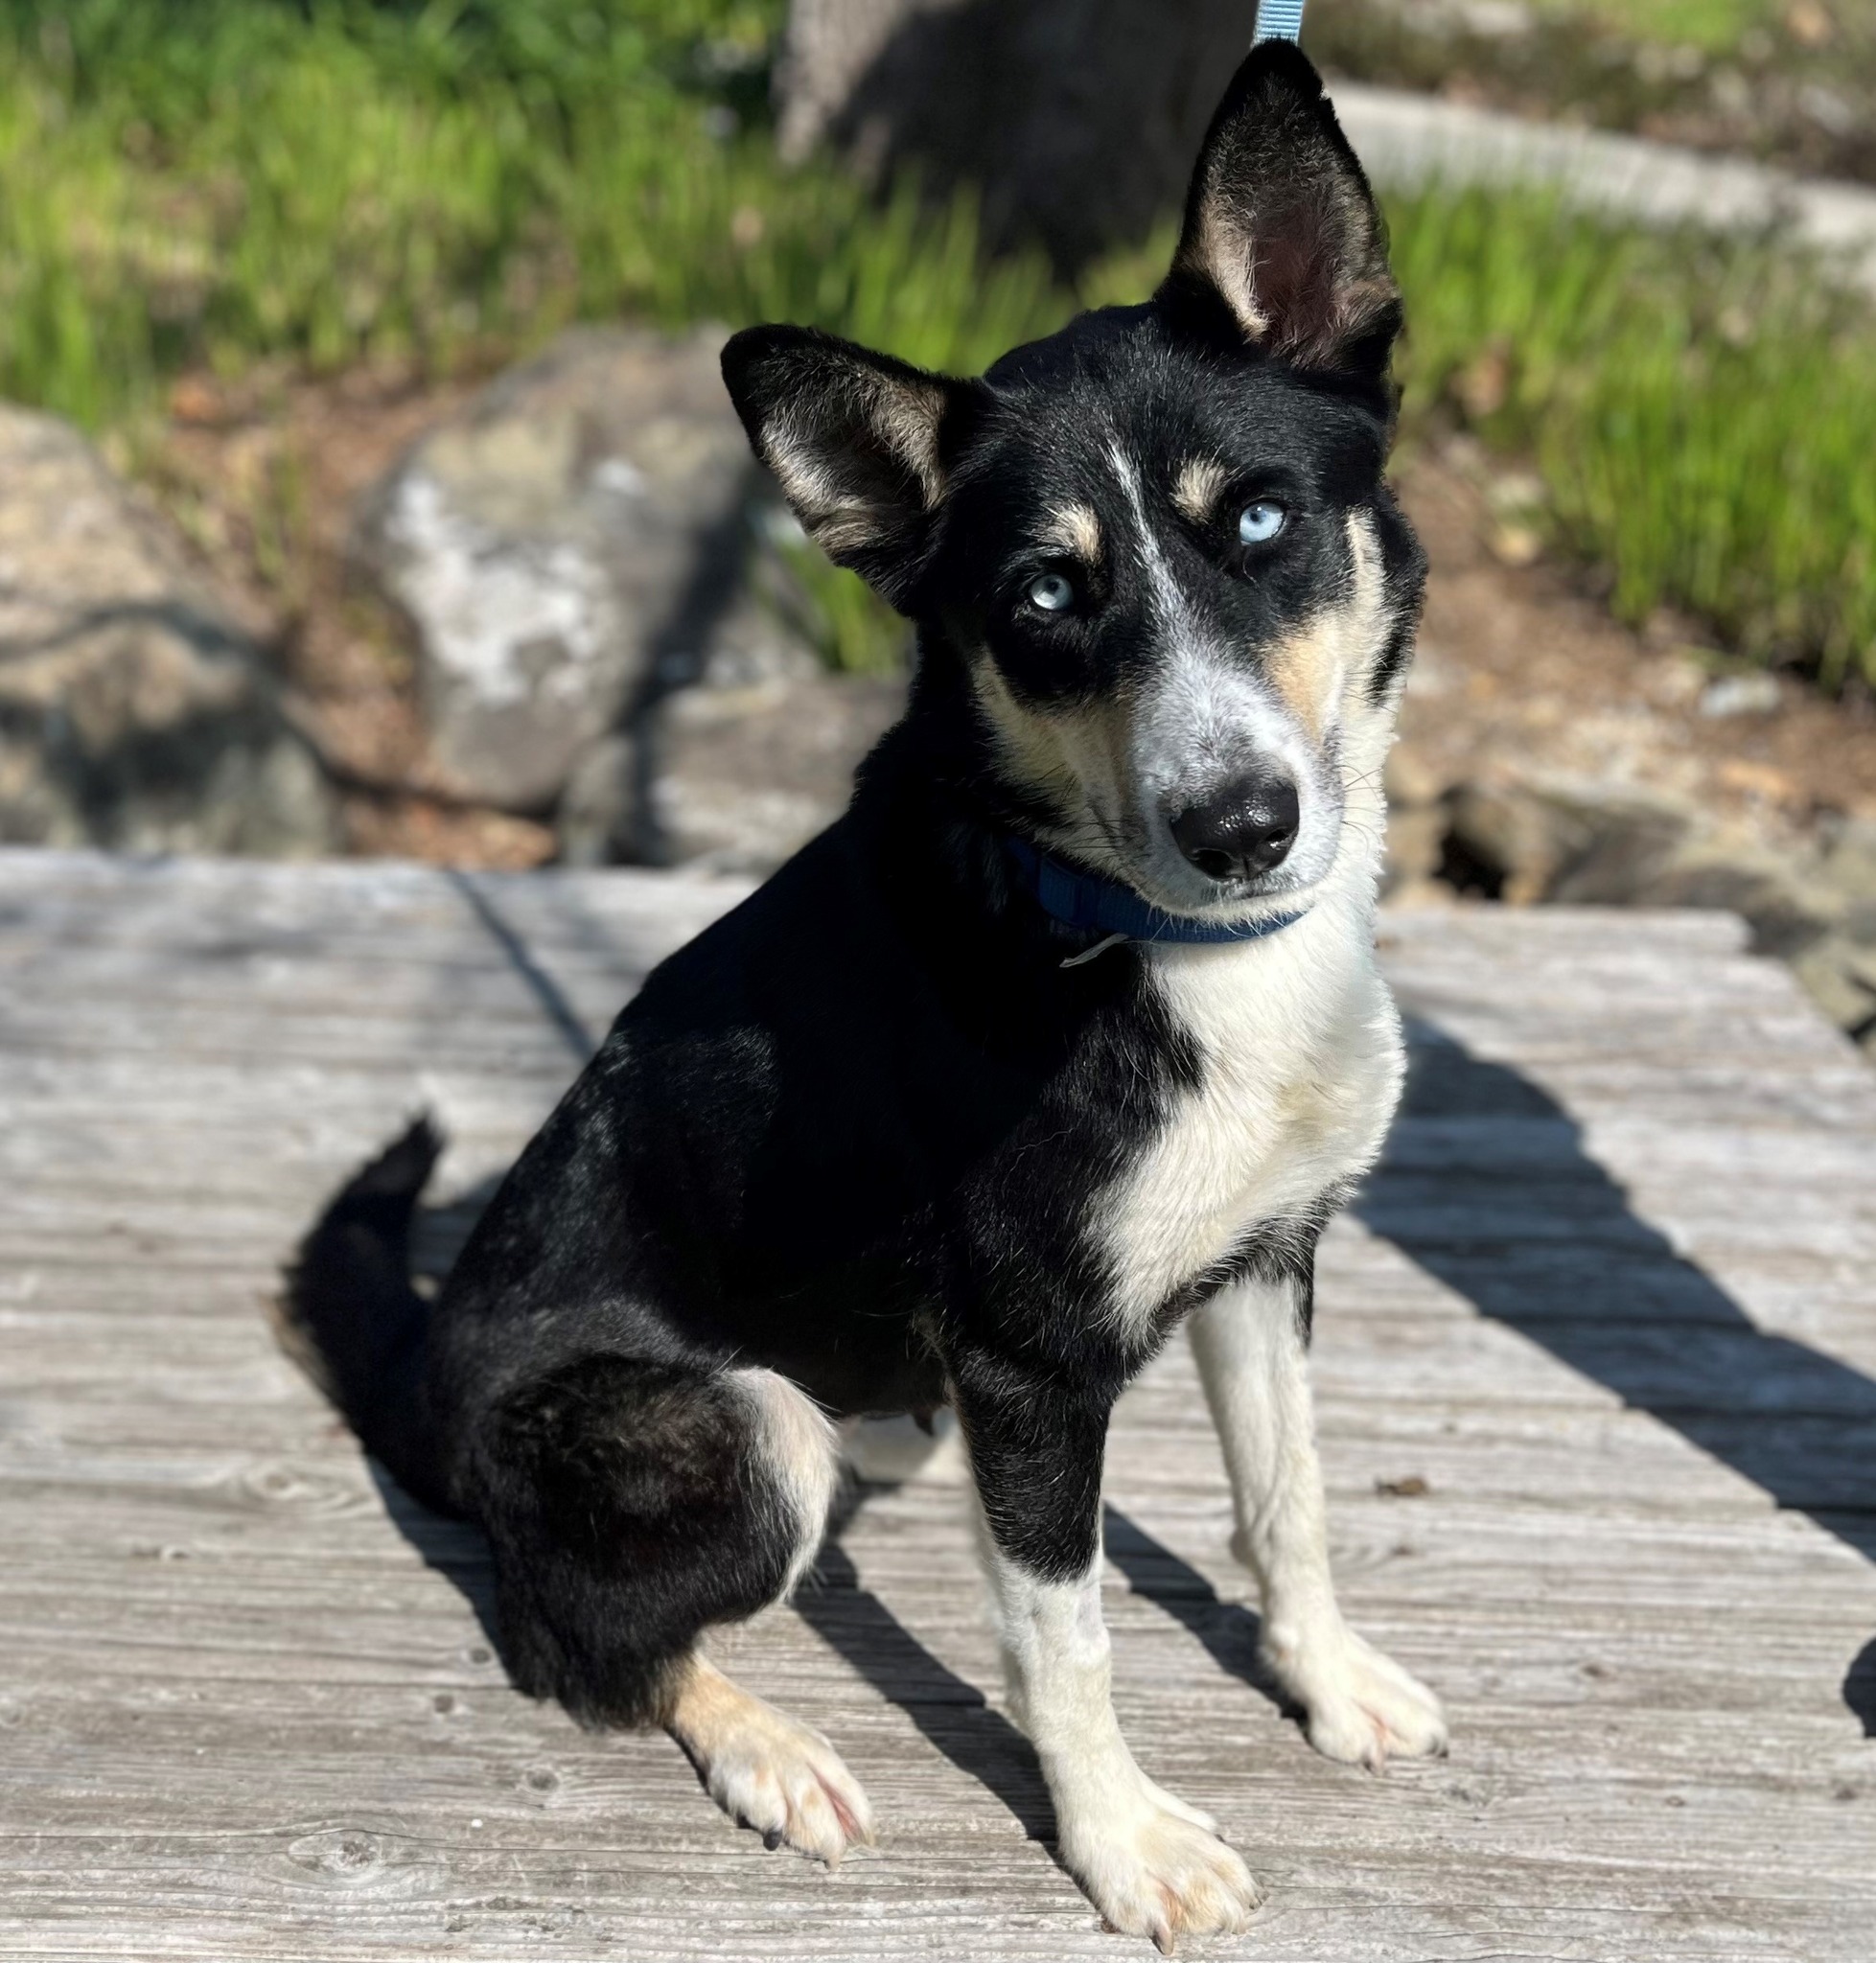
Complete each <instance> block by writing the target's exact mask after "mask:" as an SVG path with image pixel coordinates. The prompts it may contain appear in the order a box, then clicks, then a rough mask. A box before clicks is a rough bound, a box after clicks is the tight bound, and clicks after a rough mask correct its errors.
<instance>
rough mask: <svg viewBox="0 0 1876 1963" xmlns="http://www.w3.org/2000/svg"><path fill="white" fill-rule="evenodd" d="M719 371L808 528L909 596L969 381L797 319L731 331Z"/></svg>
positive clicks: (874, 580) (889, 589)
mask: <svg viewBox="0 0 1876 1963" xmlns="http://www.w3.org/2000/svg"><path fill="white" fill-rule="evenodd" d="M723 379H724V381H725V382H726V384H727V385H728V387H729V390H730V400H731V401H732V402H733V403H734V404H736V413H737V414H738V415H739V416H740V417H741V418H742V419H743V427H744V428H745V429H747V430H748V431H749V440H750V443H751V445H752V447H753V449H754V451H755V453H756V455H757V456H758V457H759V458H760V459H761V460H762V461H763V462H764V463H765V464H767V465H768V466H769V468H770V469H771V470H772V471H774V472H775V473H776V477H777V478H778V479H779V480H780V483H781V488H782V493H783V495H784V496H785V497H787V499H788V502H789V504H790V506H791V507H792V508H793V510H794V513H795V516H796V517H797V518H799V520H800V521H801V524H802V526H803V528H804V529H805V530H806V532H807V534H808V536H809V537H810V538H811V539H813V540H814V542H815V543H817V544H818V545H819V546H820V547H821V548H822V551H824V552H825V553H826V554H827V556H828V558H830V559H831V560H833V561H834V562H835V564H836V565H839V566H851V567H852V568H853V570H854V571H855V572H857V573H859V574H861V575H862V577H863V578H865V579H866V580H867V581H868V582H869V584H870V585H871V586H873V587H874V588H876V589H878V591H879V592H880V593H881V594H883V595H884V596H885V598H887V599H888V600H891V601H892V603H893V604H894V605H895V606H896V605H902V604H903V603H905V602H906V600H907V599H908V598H909V596H910V594H911V591H912V589H913V587H914V586H915V583H916V581H917V577H918V573H919V570H920V568H921V566H923V564H924V562H925V559H926V556H927V554H928V553H929V551H930V548H931V544H932V540H933V533H934V530H935V520H936V517H937V513H938V507H939V505H940V504H941V503H942V502H943V499H944V488H945V459H946V457H947V456H948V455H949V454H951V453H952V451H953V450H954V448H955V441H956V438H957V435H958V431H959V426H960V424H961V421H962V419H963V416H964V413H965V411H966V409H967V406H968V404H969V402H970V400H971V396H972V385H971V384H970V383H969V382H964V381H952V380H951V379H950V378H949V377H946V376H942V375H930V374H927V373H926V372H925V371H924V370H923V369H922V368H914V367H911V366H909V365H908V364H907V363H906V362H904V361H895V360H893V359H892V357H891V356H890V355H875V354H874V353H872V351H871V350H870V349H868V348H862V347H858V346H856V345H855V344H854V343H853V342H852V341H844V340H841V339H840V338H838V337H837V336H836V335H830V334H821V333H818V332H817V331H815V330H814V329H812V328H803V327H751V328H745V329H744V330H743V332H742V333H741V334H738V335H731V336H730V340H729V342H728V344H727V345H726V346H725V348H724V350H723Z"/></svg>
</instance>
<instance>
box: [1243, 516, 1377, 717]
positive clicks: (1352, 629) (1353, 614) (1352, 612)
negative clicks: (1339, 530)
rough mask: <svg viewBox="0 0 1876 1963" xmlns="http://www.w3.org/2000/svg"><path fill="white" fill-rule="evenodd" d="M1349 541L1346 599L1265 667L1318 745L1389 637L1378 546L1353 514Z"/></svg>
mask: <svg viewBox="0 0 1876 1963" xmlns="http://www.w3.org/2000/svg"><path fill="white" fill-rule="evenodd" d="M1348 538H1349V552H1350V556H1351V559H1352V562H1353V576H1352V578H1351V580H1350V582H1349V593H1348V596H1347V598H1345V599H1343V600H1340V601H1338V602H1337V603H1336V604H1335V605H1334V606H1332V607H1327V608H1325V609H1324V610H1323V611H1322V612H1320V613H1318V614H1316V615H1315V617H1314V618H1313V619H1311V620H1309V622H1307V623H1306V624H1305V625H1304V626H1303V627H1302V628H1301V629H1300V630H1299V631H1298V632H1297V633H1296V634H1294V635H1290V636H1289V637H1288V638H1287V639H1286V640H1284V641H1281V642H1279V644H1278V645H1277V646H1276V647H1275V648H1274V649H1273V650H1272V651H1271V653H1270V655H1269V657H1268V658H1267V659H1266V661H1265V664H1264V666H1265V672H1266V673H1267V674H1268V676H1269V678H1270V684H1271V686H1272V687H1273V688H1275V689H1276V691H1277V693H1278V694H1279V695H1280V696H1281V697H1282V698H1283V700H1284V703H1285V706H1286V707H1287V708H1288V709H1289V711H1290V713H1291V714H1292V715H1293V716H1294V717H1295V718H1296V720H1297V721H1298V722H1299V723H1300V724H1302V726H1303V727H1304V728H1305V729H1306V730H1307V731H1308V732H1309V738H1310V740H1311V741H1312V742H1316V743H1320V742H1321V741H1322V739H1323V735H1324V733H1325V731H1326V730H1327V728H1328V727H1329V720H1330V712H1331V710H1332V709H1333V708H1334V707H1335V706H1336V705H1337V704H1338V702H1339V703H1340V704H1341V705H1342V706H1343V707H1344V708H1346V706H1347V704H1348V703H1349V700H1350V698H1351V695H1352V694H1356V693H1358V692H1359V689H1360V688H1361V687H1362V686H1364V685H1365V683H1366V681H1367V678H1368V672H1369V670H1370V668H1371V667H1372V666H1373V664H1374V661H1375V658H1376V657H1377V656H1378V653H1379V651H1380V646H1381V643H1382V641H1383V639H1384V638H1385V633H1386V626H1387V610H1386V606H1385V602H1384V597H1383V591H1382V586H1381V566H1380V546H1379V543H1378V541H1377V540H1376V538H1375V534H1374V527H1373V526H1372V525H1371V524H1370V523H1369V521H1368V520H1366V519H1365V518H1363V517H1362V516H1360V515H1359V514H1358V513H1357V514H1353V515H1351V517H1350V519H1349V528H1348Z"/></svg>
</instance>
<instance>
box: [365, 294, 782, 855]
mask: <svg viewBox="0 0 1876 1963" xmlns="http://www.w3.org/2000/svg"><path fill="white" fill-rule="evenodd" d="M722 341H723V335H722V334H721V332H720V331H719V332H712V331H708V330H705V331H700V332H698V333H696V334H694V335H690V336H689V337H688V338H685V339H682V340H671V339H667V338H665V337H663V336H660V335H654V334H649V333H639V332H632V331H628V330H624V329H583V330H577V331H574V332H571V333H568V334H567V335H563V336H562V337H561V338H560V339H559V340H557V341H556V342H555V343H554V344H553V346H552V347H550V348H549V349H548V350H547V351H546V353H545V354H544V355H542V356H541V357H540V358H538V359H536V360H533V361H530V362H528V363H526V364H525V365H523V366H521V367H520V368H517V369H514V370H512V371H511V372H509V373H508V374H506V375H504V376H502V377H501V378H500V379H499V380H498V381H496V382H494V383H493V384H491V386H490V387H489V388H488V389H486V390H485V391H484V392H483V393H482V394H481V395H479V396H478V397H476V398H475V400H474V401H473V402H472V403H470V404H468V405H467V406H466V407H465V408H464V409H463V410H461V411H460V412H459V413H457V414H455V415H453V416H452V417H450V418H449V419H448V420H447V421H445V422H443V423H442V424H440V425H439V426H438V427H436V428H434V429H432V430H431V431H430V432H429V433H428V435H427V436H425V437H424V438H423V440H422V441H421V442H420V443H418V444H417V446H416V447H415V448H414V449H413V450H411V451H410V453H409V454H408V455H407V456H406V457H405V459H404V461H403V462H402V464H401V465H400V466H399V467H398V469H397V470H396V471H395V472H393V473H392V474H391V476H390V477H389V478H388V479H387V480H386V481H385V483H384V484H383V485H382V486H381V487H380V488H379V489H378V491H377V492H376V493H375V494H374V495H373V497H371V498H370V499H369V500H368V501H367V504H366V506H365V508H364V510H363V512H362V514H361V518H360V521H359V526H358V530H357V535H356V554H357V558H358V560H359V563H360V565H361V566H363V568H364V569H365V571H366V573H367V575H368V576H369V578H370V579H371V580H372V581H373V582H375V584H376V585H377V586H378V587H379V588H380V589H382V591H383V592H384V593H385V594H386V595H387V596H388V597H389V598H390V599H391V601H392V602H393V603H394V604H395V605H396V607H397V608H398V609H399V610H400V611H401V612H403V613H404V614H405V616H406V618H407V619H408V621H409V623H410V627H411V631H412V637H413V640H414V643H415V648H416V655H417V662H418V671H419V678H420V684H421V689H422V696H423V706H424V713H425V717H426V722H427V725H428V732H429V741H430V747H431V752H432V758H433V761H434V763H435V765H436V766H437V768H438V772H439V774H440V775H441V777H442V779H443V780H444V781H445V782H446V783H447V784H448V785H449V786H450V787H451V788H452V789H453V790H454V791H455V792H456V793H457V794H459V795H460V796H462V797H468V798H471V799H473V800H475V801H476V802H480V803H489V804H495V805H498V806H499V807H501V808H502V809H504V810H508V811H514V812H520V813H524V814H527V815H530V816H551V815H552V814H553V812H554V810H555V807H556V806H557V804H558V801H559V799H560V797H561V794H562V792H563V791H564V789H565V788H566V786H567V781H568V779H569V777H570V776H571V775H572V774H573V771H574V767H575V765H576V764H577V763H578V762H579V760H580V759H581V758H582V757H583V755H584V754H585V753H586V752H587V751H590V750H591V748H592V747H593V745H594V744H596V743H599V742H601V741H603V740H604V739H606V738H608V737H611V736H613V735H615V734H617V733H618V732H619V731H620V730H621V729H622V728H624V727H626V726H627V725H628V724H629V723H630V722H631V721H632V720H633V719H634V717H635V715H636V713H637V710H638V709H639V707H640V706H641V705H642V704H644V702H645V701H646V700H647V699H648V698H649V697H651V696H653V695H655V694H657V693H659V692H660V691H662V690H663V689H666V688H669V687H673V686H679V685H682V684H683V683H684V682H686V681H690V680H693V679H695V677H696V676H697V675H698V674H699V673H701V672H702V670H703V667H704V666H705V664H706V659H707V656H708V653H709V650H710V647H711V645H712V643H713V642H714V641H715V640H717V639H719V638H720V637H721V636H722V635H723V634H724V632H725V630H726V626H727V625H729V624H730V615H731V614H732V613H734V612H736V610H737V608H738V605H739V600H740V597H741V593H742V586H741V581H740V571H741V566H742V563H743V560H744V557H745V554H746V552H747V550H748V547H749V537H750V533H749V522H748V520H749V510H750V504H751V499H752V497H753V495H754V490H755V484H756V473H755V470H754V466H753V462H752V460H751V457H750V453H749V445H748V442H747V441H746V439H745V437H744V435H743V430H742V426H741V425H740V424H739V423H738V422H737V420H736V415H735V412H734V410H733V409H732V408H731V407H730V401H729V397H728V396H727V394H726V393H725V391H724V386H723V380H722V377H721V375H720V374H719V372H718V368H717V351H718V349H719V348H720V346H721V345H722ZM736 625H737V631H739V632H740V633H741V634H742V635H744V637H745V638H747V637H748V636H749V635H752V634H754V635H756V636H757V637H759V632H760V630H759V626H757V625H753V624H752V623H750V622H749V621H748V620H747V618H745V619H744V620H742V621H741V622H740V623H737V624H736Z"/></svg>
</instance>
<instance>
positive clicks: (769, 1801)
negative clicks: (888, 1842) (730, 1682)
mask: <svg viewBox="0 0 1876 1963" xmlns="http://www.w3.org/2000/svg"><path fill="white" fill-rule="evenodd" d="M718 1681H719V1682H720V1683H721V1682H724V1681H726V1680H725V1679H721V1678H719V1679H718ZM730 1690H731V1691H732V1692H733V1698H723V1699H721V1700H719V1702H718V1708H715V1709H711V1710H709V1711H707V1712H706V1714H705V1715H706V1721H705V1722H701V1723H697V1724H694V1725H692V1726H690V1727H688V1728H686V1729H683V1730H679V1731H678V1735H679V1742H680V1743H681V1744H683V1747H684V1749H685V1750H686V1751H687V1752H688V1753H689V1754H690V1757H691V1761H692V1763H693V1764H694V1765H695V1766H696V1767H697V1772H698V1776H699V1777H700V1778H701V1779H702V1780H703V1782H704V1786H705V1790H706V1791H707V1792H708V1793H709V1795H710V1797H711V1798H712V1799H713V1800H715V1801H716V1803H717V1805H718V1806H720V1807H721V1808H722V1809H723V1810H724V1812H725V1813H728V1814H729V1815H730V1818H731V1819H732V1820H738V1821H740V1822H741V1823H742V1824H743V1825H744V1826H746V1827H753V1829H754V1830H755V1831H756V1833H758V1834H760V1835H761V1836H762V1837H763V1839H764V1841H765V1842H766V1843H767V1844H768V1845H769V1846H770V1847H781V1846H788V1847H793V1848H796V1849H798V1850H799V1852H800V1853H802V1854H806V1855H810V1856H812V1857H813V1858H814V1859H816V1860H823V1861H825V1862H826V1863H827V1865H828V1866H829V1867H838V1866H839V1865H840V1859H841V1856H842V1855H844V1854H845V1852H846V1850H847V1849H848V1848H849V1847H850V1846H852V1845H854V1844H855V1842H858V1843H860V1844H861V1845H863V1846H867V1847H871V1846H873V1845H874V1844H875V1836H874V1834H873V1813H872V1808H871V1807H870V1806H869V1804H868V1801H867V1795H866V1794H865V1793H864V1792H863V1791H862V1790H860V1782H859V1781H858V1780H857V1779H855V1778H854V1776H853V1774H852V1773H851V1772H849V1771H848V1770H847V1769H846V1767H845V1765H843V1764H842V1763H841V1755H840V1754H839V1753H838V1752H837V1751H836V1750H835V1749H834V1747H833V1746H832V1745H831V1744H828V1743H827V1741H826V1740H825V1739H824V1738H822V1735H821V1733H820V1732H818V1731H816V1730H814V1729H812V1728H811V1727H810V1726H808V1725H806V1724H801V1723H799V1722H797V1721H796V1720H795V1719H793V1718H790V1717H788V1716H787V1715H786V1714H785V1713H783V1712H780V1711H777V1710H776V1708H775V1706H774V1705H773V1704H767V1703H764V1702H763V1700H762V1699H761V1698H760V1697H752V1696H750V1695H749V1693H748V1692H746V1691H736V1690H734V1687H733V1686H730ZM673 1729H674V1730H678V1727H677V1726H675V1725H674V1726H673Z"/></svg>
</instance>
